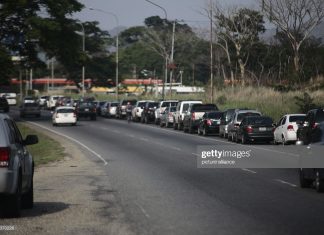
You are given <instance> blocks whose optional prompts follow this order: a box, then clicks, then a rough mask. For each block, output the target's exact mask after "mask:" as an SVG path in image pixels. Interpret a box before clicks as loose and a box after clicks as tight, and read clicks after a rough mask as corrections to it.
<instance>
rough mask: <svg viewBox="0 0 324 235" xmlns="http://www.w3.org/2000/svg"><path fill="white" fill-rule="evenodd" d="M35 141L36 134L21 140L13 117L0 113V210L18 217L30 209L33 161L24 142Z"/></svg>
mask: <svg viewBox="0 0 324 235" xmlns="http://www.w3.org/2000/svg"><path fill="white" fill-rule="evenodd" d="M36 143H38V138H37V136H36V135H28V136H27V137H26V139H23V138H22V136H21V134H20V131H19V129H18V128H17V126H16V124H15V122H14V121H13V119H11V118H10V117H9V116H8V115H6V114H0V197H1V200H0V208H1V209H0V212H1V213H4V215H5V216H9V217H19V216H20V210H21V208H32V207H33V204H34V196H33V175H34V162H33V158H32V156H31V154H30V153H29V152H28V150H27V148H26V145H31V144H36Z"/></svg>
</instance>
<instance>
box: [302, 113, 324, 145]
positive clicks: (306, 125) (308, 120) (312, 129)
mask: <svg viewBox="0 0 324 235" xmlns="http://www.w3.org/2000/svg"><path fill="white" fill-rule="evenodd" d="M321 122H324V108H319V109H312V110H310V111H308V113H307V114H306V117H305V120H304V122H303V123H302V124H301V125H300V126H299V128H298V130H297V139H298V141H302V142H303V143H304V144H310V143H313V142H318V141H319V139H320V136H321V131H320V128H319V124H320V123H321Z"/></svg>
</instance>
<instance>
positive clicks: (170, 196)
mask: <svg viewBox="0 0 324 235" xmlns="http://www.w3.org/2000/svg"><path fill="white" fill-rule="evenodd" d="M49 115H50V114H49V113H48V112H44V115H43V117H42V118H40V119H33V118H30V119H28V118H27V119H25V121H28V122H30V123H32V124H34V125H35V128H36V127H37V128H46V129H47V130H48V131H55V132H56V133H58V134H60V135H62V138H69V139H70V140H73V141H74V142H75V143H76V144H77V145H79V146H80V149H82V151H84V152H87V155H88V157H89V158H90V159H92V160H93V161H94V162H96V164H98V166H100V167H102V168H103V169H104V170H105V172H106V174H107V175H108V177H109V179H110V183H111V185H112V187H113V192H114V194H115V196H116V198H117V199H118V203H120V205H121V207H122V208H123V210H124V212H125V214H126V215H127V222H128V223H129V224H130V226H131V227H132V229H133V231H134V232H135V233H136V234H221V235H223V234H249V235H250V234H294V235H295V234H324V226H323V224H324V217H323V216H322V213H323V212H324V195H323V194H318V193H316V192H315V190H314V189H301V188H300V187H299V185H298V173H297V170H296V169H254V168H253V169H250V168H249V169H247V168H237V169H214V168H213V169H205V168H198V167H197V146H200V145H213V146H224V145H227V146H230V147H231V148H233V149H237V150H238V149H240V148H242V145H238V144H229V143H228V142H227V140H224V139H221V138H219V137H216V136H210V137H200V136H197V135H191V134H186V133H183V132H180V131H174V130H173V129H169V128H168V129H165V128H160V127H158V126H155V125H146V124H140V123H127V121H125V120H115V119H105V118H98V120H97V121H88V120H81V121H80V122H79V123H78V125H77V126H75V127H70V126H61V127H53V126H52V124H51V122H50V118H49ZM63 136H64V137H63ZM249 147H250V148H251V149H252V150H253V152H254V154H258V155H262V156H263V157H265V158H271V157H273V156H277V157H278V156H279V157H280V156H282V157H285V156H287V155H290V154H295V153H296V151H295V150H294V146H288V147H287V146H273V145H266V146H264V145H255V146H254V145H251V146H249ZM108 208H109V205H107V213H109V209H108ZM89 219H90V220H91V218H89Z"/></svg>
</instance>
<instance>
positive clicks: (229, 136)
mask: <svg viewBox="0 0 324 235" xmlns="http://www.w3.org/2000/svg"><path fill="white" fill-rule="evenodd" d="M231 137H232V135H230V134H229V133H228V134H227V140H228V141H231Z"/></svg>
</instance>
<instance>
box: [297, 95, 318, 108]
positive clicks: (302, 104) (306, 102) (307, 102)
mask: <svg viewBox="0 0 324 235" xmlns="http://www.w3.org/2000/svg"><path fill="white" fill-rule="evenodd" d="M294 98H295V100H296V102H295V104H296V105H297V106H298V107H299V111H300V112H302V113H307V112H308V110H311V109H313V108H315V107H316V105H315V104H314V99H313V98H312V97H311V96H310V95H309V94H308V93H307V92H304V95H303V97H302V98H301V97H298V96H295V97H294Z"/></svg>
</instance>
